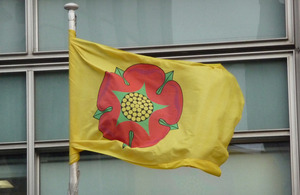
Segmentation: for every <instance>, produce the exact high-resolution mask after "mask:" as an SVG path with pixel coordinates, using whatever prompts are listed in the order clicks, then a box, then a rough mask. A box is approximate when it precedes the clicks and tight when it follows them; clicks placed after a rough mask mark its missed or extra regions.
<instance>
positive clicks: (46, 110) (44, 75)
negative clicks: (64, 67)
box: [35, 71, 69, 140]
mask: <svg viewBox="0 0 300 195" xmlns="http://www.w3.org/2000/svg"><path fill="white" fill-rule="evenodd" d="M35 128H36V134H35V136H36V139H37V140H52V139H68V137H69V75H68V71H45V72H36V73H35Z"/></svg>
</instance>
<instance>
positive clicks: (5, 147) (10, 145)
mask: <svg viewBox="0 0 300 195" xmlns="http://www.w3.org/2000/svg"><path fill="white" fill-rule="evenodd" d="M26 148H27V143H26V142H7V143H0V153H1V154H2V153H3V152H8V153H11V151H12V150H26Z"/></svg>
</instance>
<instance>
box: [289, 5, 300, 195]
mask: <svg viewBox="0 0 300 195" xmlns="http://www.w3.org/2000/svg"><path fill="white" fill-rule="evenodd" d="M293 2H294V9H293V11H294V31H295V32H294V35H295V52H294V55H295V61H294V63H295V75H296V83H295V85H296V86H295V88H296V94H295V96H296V97H295V98H296V100H295V101H296V102H297V104H296V109H297V110H296V113H297V114H298V116H297V118H296V119H295V120H296V121H297V122H298V121H299V120H300V114H299V113H300V103H299V102H300V68H299V66H300V34H299V33H300V11H299V9H300V2H299V1H297V0H295V1H293ZM292 139H294V140H295V139H296V141H297V142H296V143H294V146H293V147H294V148H295V152H294V154H292V155H295V156H294V158H295V160H297V164H295V165H294V166H295V167H296V168H295V170H294V172H295V173H294V175H295V181H293V180H292V183H293V184H294V190H295V191H294V192H293V193H294V194H300V168H299V166H300V165H299V162H300V141H299V140H300V129H299V126H297V127H296V129H295V136H293V135H291V141H293V140H292Z"/></svg>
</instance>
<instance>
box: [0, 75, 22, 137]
mask: <svg viewBox="0 0 300 195" xmlns="http://www.w3.org/2000/svg"><path fill="white" fill-rule="evenodd" d="M0 129H1V130H0V142H15V141H25V140H26V75H25V73H1V74H0Z"/></svg>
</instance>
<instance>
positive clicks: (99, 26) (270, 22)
mask: <svg viewBox="0 0 300 195" xmlns="http://www.w3.org/2000/svg"><path fill="white" fill-rule="evenodd" d="M67 2H68V1H60V0H53V1H48V0H39V4H38V10H39V14H38V17H39V18H38V19H39V25H38V28H39V29H38V31H39V50H40V51H48V50H67V44H68V38H67V28H68V21H67V14H66V11H65V10H63V6H64V4H65V3H67ZM76 3H78V5H79V9H78V11H77V15H78V22H77V25H78V26H77V27H78V28H77V29H78V31H77V35H78V37H80V38H84V39H87V40H90V41H94V42H99V43H103V44H106V45H109V46H113V47H136V46H155V45H176V44H195V43H211V42H228V41H247V40H261V39H273V38H285V37H286V18H285V15H286V13H285V1H284V0H239V1H236V0H227V1H222V0H210V1H207V0H188V1H182V0H160V1H148V0H124V1H105V0H101V1H98V0H89V1H85V0H78V1H77V2H76ZM53 10H56V11H55V15H53ZM49 18H51V20H50V19H49Z"/></svg>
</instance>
